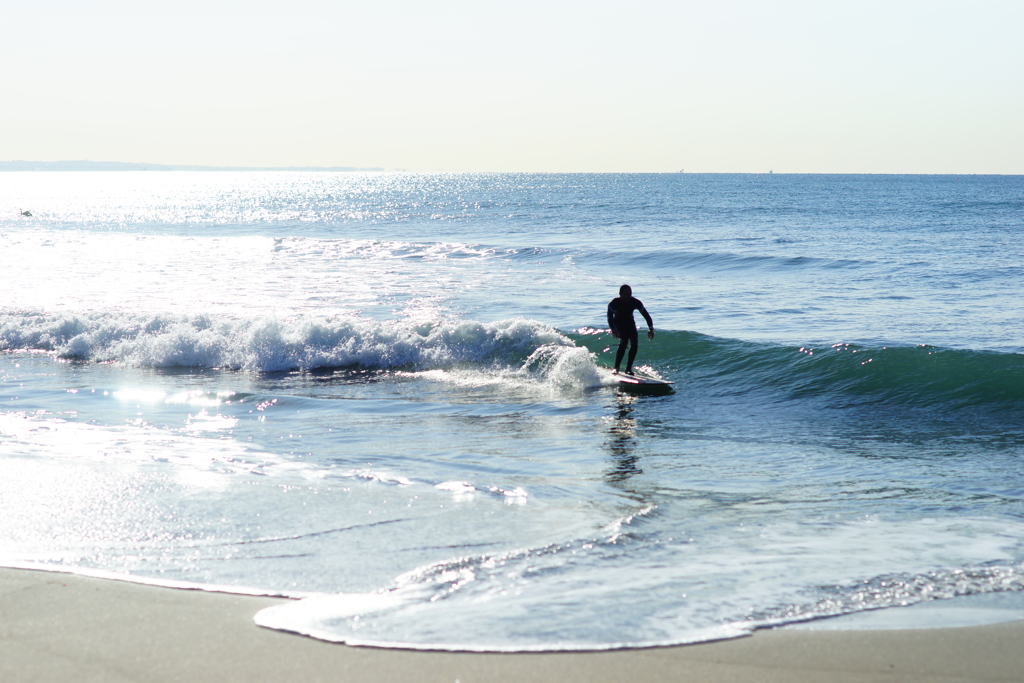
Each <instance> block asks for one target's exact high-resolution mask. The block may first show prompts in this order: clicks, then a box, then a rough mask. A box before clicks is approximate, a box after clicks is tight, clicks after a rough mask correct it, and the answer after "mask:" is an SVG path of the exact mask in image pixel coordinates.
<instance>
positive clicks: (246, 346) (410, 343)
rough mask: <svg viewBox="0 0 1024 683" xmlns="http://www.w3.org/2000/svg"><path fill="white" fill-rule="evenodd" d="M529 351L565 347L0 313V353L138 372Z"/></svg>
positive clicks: (490, 338) (395, 326)
mask: <svg viewBox="0 0 1024 683" xmlns="http://www.w3.org/2000/svg"><path fill="white" fill-rule="evenodd" d="M538 346H548V347H572V342H571V341H569V340H568V339H567V338H566V337H564V336H563V335H561V334H559V333H558V332H557V331H556V330H554V329H553V328H550V327H548V326H546V325H542V324H541V323H538V322H535V321H532V320H527V319H525V318H514V319H510V320H501V321H496V322H492V323H480V322H474V321H454V322H443V323H427V324H418V325H417V324H412V323H409V322H405V321H383V322H382V321H376V320H370V319H364V318H314V317H299V318H295V319H288V320H279V319H277V318H275V317H260V318H249V319H237V318H229V317H223V316H209V315H191V316H189V315H139V314H132V313H124V312H116V311H112V312H100V313H85V314H77V315H76V314H61V313H56V314H46V313H38V312H20V313H19V312H13V313H3V314H0V349H3V350H14V349H42V350H47V351H52V352H54V353H56V354H57V355H58V356H61V357H65V358H82V359H88V360H94V361H103V362H119V363H125V364H127V365H133V366H139V367H169V366H184V367H222V368H228V369H235V370H250V371H258V372H271V371H282V370H311V369H315V368H322V367H348V366H360V367H368V368H380V369H385V368H395V367H408V366H411V367H415V368H422V369H432V368H439V367H449V366H453V365H456V364H460V363H475V364H499V365H508V364H518V363H520V362H521V361H522V359H523V358H524V357H528V356H529V355H530V354H531V353H532V352H533V351H534V350H535V349H537V348H538Z"/></svg>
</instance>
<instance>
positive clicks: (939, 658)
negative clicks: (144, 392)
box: [0, 569, 1024, 683]
mask: <svg viewBox="0 0 1024 683" xmlns="http://www.w3.org/2000/svg"><path fill="white" fill-rule="evenodd" d="M279 602H281V599H278V598H263V597H251V596H239V595H230V594H224V593H208V592H202V591H194V590H179V589H172V588H160V587H153V586H146V585H138V584H132V583H125V582H121V581H112V580H106V579H97V578H90V577H82V576H75V575H69V574H57V573H52V572H40V571H32V570H23V569H0V680H2V681H5V683H24V682H28V681H72V680H73V681H76V682H79V683H85V682H88V681H103V682H104V683H117V682H120V681H138V682H162V681H193V682H203V681H211V682H213V681H217V682H222V681H303V682H313V681H424V682H429V681H446V682H448V683H452V682H454V681H459V682H460V683H470V682H475V681H486V682H501V681H517V682H521V681H560V682H573V681H587V682H588V683H593V682H595V681H626V680H630V681H705V682H717V681H722V682H725V681H734V682H746V681H750V682H754V681H758V682H762V683H770V682H773V681H780V682H782V681H788V682H794V681H796V682H800V681H832V682H836V683H842V682H846V681H849V682H855V681H857V682H860V681H1019V680H1021V675H1022V674H1021V672H1022V671H1024V648H1022V647H1021V643H1022V642H1024V622H1022V621H1016V622H1011V623H1007V624H999V625H993V626H980V627H969V628H943V629H927V630H901V631H790V630H780V631H759V632H758V633H756V634H755V635H753V636H751V637H748V638H740V639H737V640H730V641H723V642H717V643H707V644H701V645H690V646H681V647H669V648H654V649H647V650H620V651H615V652H601V653H552V654H467V653H448V652H415V651H404V650H383V649H373V648H354V647H347V646H344V645H334V644H329V643H324V642H319V641H316V640H312V639H309V638H305V637H301V636H296V635H291V634H287V633H280V632H276V631H271V630H267V629H262V628H259V627H257V626H255V625H253V621H252V617H253V615H254V614H255V613H256V612H257V611H258V610H260V609H262V608H263V607H267V606H269V605H273V604H276V603H279Z"/></svg>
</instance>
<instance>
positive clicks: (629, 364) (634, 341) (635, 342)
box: [619, 330, 640, 374]
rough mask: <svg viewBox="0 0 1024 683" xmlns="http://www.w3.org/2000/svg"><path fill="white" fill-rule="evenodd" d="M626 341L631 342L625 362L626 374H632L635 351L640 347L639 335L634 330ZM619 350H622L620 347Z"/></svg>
mask: <svg viewBox="0 0 1024 683" xmlns="http://www.w3.org/2000/svg"><path fill="white" fill-rule="evenodd" d="M627 339H628V340H629V341H630V342H631V343H630V346H629V359H628V360H627V361H626V372H628V373H630V374H632V373H633V361H634V360H636V350H637V347H638V346H640V335H639V334H637V332H636V331H635V330H634V331H633V334H631V335H629V336H628V337H627ZM619 349H622V347H621V346H620V347H619Z"/></svg>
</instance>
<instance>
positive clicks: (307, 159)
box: [0, 0, 1024, 174]
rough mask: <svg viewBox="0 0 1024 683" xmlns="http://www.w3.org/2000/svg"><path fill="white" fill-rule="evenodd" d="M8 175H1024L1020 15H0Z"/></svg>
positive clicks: (636, 2)
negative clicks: (262, 169)
mask: <svg viewBox="0 0 1024 683" xmlns="http://www.w3.org/2000/svg"><path fill="white" fill-rule="evenodd" d="M0 25H2V26H3V27H4V30H3V39H2V40H0V93H3V95H2V99H0V101H2V103H3V106H2V107H0V160H3V161H9V160H18V159H23V160H31V161H57V160H79V159H89V160H92V161H127V162H147V163H159V164H201V165H216V166H357V167H384V168H387V169H408V170H414V171H559V172H560V171H564V172H573V171H595V172H666V171H678V170H680V169H685V170H686V171H687V172H767V171H768V170H774V171H775V172H776V173H780V172H788V173H833V172H835V173H965V174H966V173H1007V174H1024V2H1021V0H1000V1H996V0H991V1H989V0H966V1H964V2H950V1H946V0H932V1H928V2H925V1H918V0H908V1H904V2H901V1H900V0H888V1H885V2H875V1H873V0H871V1H865V0H858V1H857V2H842V3H840V2H826V1H823V0H818V1H816V2H797V1H789V0H784V1H780V2H772V1H770V0H763V1H761V2H754V1H737V2H730V1H724V2H717V3H716V2H712V1H711V0H700V1H698V2H691V1H690V0H675V1H673V2H669V1H663V0H657V1H655V0H631V1H629V2H607V1H604V0H587V1H586V2H582V1H580V2H577V1H575V0H546V1H544V2H537V1H535V0H517V2H505V3H498V2H468V1H467V2H463V1H457V0H439V1H436V2H430V1H426V0H424V1H420V2H414V1H411V0H374V1H372V2H350V1H348V0H332V1H328V0H245V2H242V1H236V0H198V1H197V0H173V1H167V0H130V1H114V0H102V1H90V0H74V1H69V0H30V1H26V0H0Z"/></svg>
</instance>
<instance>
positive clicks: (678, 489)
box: [0, 172, 1024, 651]
mask: <svg viewBox="0 0 1024 683" xmlns="http://www.w3.org/2000/svg"><path fill="white" fill-rule="evenodd" d="M0 188H2V192H0V214H2V215H0V245H2V247H3V248H2V249H0V272H2V273H3V277H2V279H0V351H2V353H0V380H2V382H0V565H4V566H12V567H26V566H27V567H36V568H43V569H52V570H55V571H72V572H79V573H87V574H98V575H103V576H114V577H120V578H123V579H125V580H132V581H143V582H150V583H157V584H164V585H172V586H180V585H183V584H184V585H189V586H198V587H203V588H209V589H214V588H215V589H221V590H232V591H238V592H243V593H256V594H270V595H286V596H292V597H299V598H302V599H301V600H296V601H292V602H289V603H286V604H283V605H282V606H278V607H273V608H270V609H267V610H264V611H263V612H260V613H259V614H258V615H257V616H256V623H258V624H259V625H261V626H265V627H269V628H276V629H282V630H286V631H293V632H298V633H304V634H308V635H312V636H314V637H318V638H322V639H326V640H332V641H338V642H346V643H351V644H359V645H379V646H401V647H410V648H433V649H448V650H476V651H520V650H541V651H543V650H567V649H577V650H592V649H609V648H621V647H641V646H651V645H667V644H677V643H690V642H700V641H706V640H712V639H719V638H728V637H734V636H741V635H744V634H748V633H750V632H751V631H752V630H754V629H757V628H765V627H779V626H786V625H795V624H802V623H811V624H827V623H840V624H841V623H843V622H842V620H843V619H851V618H856V617H858V616H863V615H868V614H878V615H897V614H899V615H903V617H902V621H901V623H902V624H904V625H912V626H923V625H956V624H954V623H953V620H951V618H950V617H949V615H950V614H952V612H951V611H949V610H946V611H942V610H938V611H936V610H934V609H932V610H928V609H921V607H935V606H943V605H954V604H961V603H962V601H964V600H971V599H975V600H983V601H984V608H974V609H971V610H961V612H960V613H961V614H966V613H967V612H970V613H971V615H972V616H971V617H970V619H971V620H973V621H974V622H984V621H986V620H992V619H998V618H1021V617H1024V610H1022V609H1021V607H1020V605H1021V604H1022V603H1021V602H1020V597H1021V596H1022V595H1024V325H1022V319H1024V297H1022V296H1021V292H1020V287H1021V283H1022V282H1024V177H1020V176H893V175H849V176H844V175H789V174H763V175H749V174H737V175H728V174H708V175H702V174H682V173H679V174H650V175H625V174H623V175H618V174H595V175H589V174H565V175H559V174H475V173H465V174H414V173H301V172H160V173H157V172H37V173H32V172H24V173H22V172H8V173H3V174H0ZM22 211H26V212H29V213H30V214H31V215H23V214H22ZM624 283H628V284H630V285H631V286H632V288H633V293H634V295H635V296H636V297H637V298H639V299H640V300H642V301H643V303H644V304H645V306H646V307H647V309H648V311H650V313H651V315H652V316H653V319H654V325H655V331H656V336H655V338H654V339H653V340H651V341H648V340H647V339H646V337H644V336H643V335H641V340H640V352H639V356H638V358H637V367H638V368H639V369H642V370H644V371H646V372H649V373H651V374H654V375H655V376H658V377H661V378H664V379H666V380H669V381H672V382H674V388H675V391H674V393H671V394H667V395H658V396H644V395H634V394H628V393H622V392H620V391H619V390H618V389H617V388H615V387H613V386H609V385H607V379H606V377H605V376H603V375H602V374H601V373H599V372H598V369H597V368H598V366H609V365H611V364H612V362H613V356H614V351H615V344H616V342H615V340H614V339H613V338H612V336H611V334H610V333H609V331H608V329H607V323H606V321H605V310H606V306H607V304H608V301H609V300H611V299H612V298H613V297H615V296H616V295H617V292H618V288H619V286H620V285H621V284H624ZM640 322H641V330H643V324H642V321H640ZM972 604H974V605H975V607H977V605H979V604H981V603H978V602H975V603H972ZM915 606H916V607H915ZM1011 607H1012V608H1011ZM1014 610H1016V611H1014ZM842 615H847V616H842ZM906 615H910V616H909V617H907V616H906ZM937 615H938V616H937ZM943 615H945V616H943ZM1008 615H1009V616H1008ZM837 617H838V618H837ZM944 620H945V621H944Z"/></svg>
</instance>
